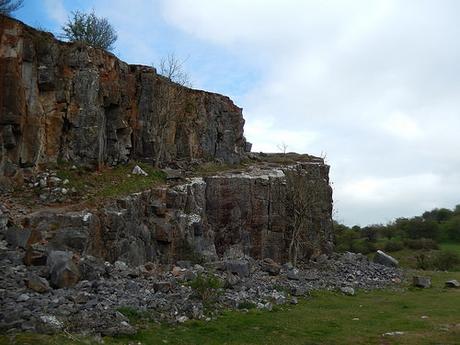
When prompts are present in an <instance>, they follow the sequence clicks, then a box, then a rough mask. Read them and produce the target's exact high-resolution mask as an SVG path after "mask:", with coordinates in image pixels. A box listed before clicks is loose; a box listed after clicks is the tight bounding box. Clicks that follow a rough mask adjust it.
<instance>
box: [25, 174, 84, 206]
mask: <svg viewBox="0 0 460 345" xmlns="http://www.w3.org/2000/svg"><path fill="white" fill-rule="evenodd" d="M23 178H24V185H25V186H26V187H27V188H30V189H31V190H33V191H34V192H35V194H37V196H38V197H39V199H40V201H41V202H42V203H44V204H47V203H62V202H65V201H68V200H69V199H70V198H71V197H72V196H75V195H76V194H77V190H76V189H75V188H74V187H71V186H69V183H70V182H69V180H68V179H65V178H60V177H58V176H57V173H56V171H53V170H46V171H44V172H40V173H32V172H31V171H30V172H29V173H28V172H27V169H23Z"/></svg>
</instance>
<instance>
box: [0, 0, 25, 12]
mask: <svg viewBox="0 0 460 345" xmlns="http://www.w3.org/2000/svg"><path fill="white" fill-rule="evenodd" d="M23 3H24V0H0V14H4V15H6V16H9V15H11V13H13V12H14V11H17V10H19V9H20V8H21V7H22V5H23Z"/></svg>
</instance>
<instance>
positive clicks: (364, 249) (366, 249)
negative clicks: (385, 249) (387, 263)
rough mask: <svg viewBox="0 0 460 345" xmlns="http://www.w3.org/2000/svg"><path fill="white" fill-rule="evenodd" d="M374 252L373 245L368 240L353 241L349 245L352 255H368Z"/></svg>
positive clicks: (374, 247)
mask: <svg viewBox="0 0 460 345" xmlns="http://www.w3.org/2000/svg"><path fill="white" fill-rule="evenodd" d="M376 250H377V248H376V246H375V244H374V243H372V242H369V241H368V240H355V241H353V242H352V244H351V251H352V252H354V253H361V254H369V253H372V252H375V251H376Z"/></svg>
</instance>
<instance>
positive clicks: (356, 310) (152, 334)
mask: <svg viewBox="0 0 460 345" xmlns="http://www.w3.org/2000/svg"><path fill="white" fill-rule="evenodd" d="M423 274H429V275H431V276H432V277H433V288H431V289H426V290H420V289H415V288H409V289H407V290H404V291H392V290H381V291H372V292H367V293H366V292H364V291H359V292H358V294H357V295H356V296H353V297H349V296H343V295H340V294H336V293H331V292H317V293H315V294H314V295H313V298H311V299H309V300H302V301H300V303H299V305H297V306H285V307H282V308H281V307H280V308H277V309H276V310H275V311H272V312H260V311H256V310H251V311H249V312H248V313H241V312H227V313H225V315H224V316H222V317H220V318H218V319H217V320H215V321H211V322H204V321H190V322H187V323H185V324H184V325H180V326H174V327H172V326H165V325H161V326H159V325H152V326H150V327H149V328H148V329H146V330H143V331H141V332H139V333H138V334H137V335H136V336H135V337H129V338H105V339H104V340H105V342H104V343H105V344H184V345H185V344H187V345H189V344H190V345H192V344H200V345H201V344H277V345H278V344H299V345H300V344H301V345H307V344H366V345H367V344H460V316H459V310H460V290H459V289H457V290H455V289H444V288H443V284H444V281H445V280H447V279H452V278H455V279H457V280H460V273H459V272H455V273H446V272H436V273H435V272H424V273H423ZM422 316H424V317H425V316H426V317H427V318H422ZM355 318H358V319H359V320H356V319H355ZM393 331H403V332H405V334H404V335H402V336H382V334H383V333H386V332H393ZM11 339H12V338H10V341H11ZM15 339H16V340H15V341H16V343H17V344H33V345H40V344H82V343H87V344H88V343H91V341H90V340H88V339H80V341H78V342H77V341H73V340H72V339H70V338H68V337H62V336H61V337H56V336H55V337H49V336H37V335H27V334H22V335H18V336H17V337H16V338H15ZM7 343H8V338H7V337H6V336H4V337H0V344H7ZM11 343H13V342H11Z"/></svg>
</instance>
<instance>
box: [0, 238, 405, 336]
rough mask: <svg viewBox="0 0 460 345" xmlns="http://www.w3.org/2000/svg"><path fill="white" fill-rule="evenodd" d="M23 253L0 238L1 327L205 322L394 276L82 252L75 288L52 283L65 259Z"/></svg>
mask: <svg viewBox="0 0 460 345" xmlns="http://www.w3.org/2000/svg"><path fill="white" fill-rule="evenodd" d="M24 255H25V253H24V252H22V251H21V250H17V249H13V248H9V247H8V246H7V245H6V243H5V242H4V241H2V242H0V270H1V272H2V274H1V276H0V304H1V305H2V309H1V311H0V330H1V331H2V332H23V331H32V332H42V333H53V332H61V331H64V330H65V331H68V332H83V333H91V334H101V335H114V334H123V333H124V334H126V333H128V334H129V333H133V332H135V331H136V330H135V328H134V327H133V326H132V325H131V324H130V323H129V319H128V318H127V316H126V315H128V314H135V315H137V316H142V317H148V319H150V320H154V321H166V322H184V321H186V320H188V319H208V318H211V317H214V316H216V315H217V314H218V313H219V311H220V310H222V309H225V308H239V309H242V308H251V307H256V308H260V309H269V310H270V309H271V308H272V307H273V306H274V305H279V304H285V303H293V304H296V303H297V297H300V296H302V297H304V296H308V295H309V292H310V291H312V290H317V289H328V290H337V291H341V292H342V293H344V294H354V292H355V289H375V288H383V287H386V286H389V285H392V284H397V283H399V282H400V281H401V278H402V272H401V271H400V270H398V269H396V268H390V267H386V266H383V265H380V264H375V263H372V262H369V261H368V259H367V258H366V257H365V256H362V255H358V254H351V253H346V254H342V255H338V254H334V255H332V256H331V257H326V256H321V257H319V258H318V259H317V260H316V261H313V262H310V263H309V264H308V265H304V266H302V267H301V268H294V267H292V266H291V265H290V264H285V265H283V266H280V265H279V264H277V263H275V262H274V261H272V260H270V259H266V260H261V261H255V260H252V259H250V258H232V259H226V260H222V261H218V262H211V263H207V264H203V265H198V264H192V263H191V262H189V261H179V262H177V263H176V264H175V265H157V264H154V263H147V264H145V265H142V266H139V267H128V265H126V264H125V263H124V262H121V261H117V262H115V263H114V264H110V263H108V262H102V261H99V260H98V259H96V258H93V257H82V258H80V259H79V267H77V269H78V270H79V272H80V273H79V276H78V277H76V279H79V281H78V282H77V283H76V285H74V286H72V287H63V288H56V287H57V286H59V285H65V284H67V283H69V281H72V279H74V276H73V275H72V270H73V269H74V268H75V267H69V266H65V265H68V264H69V263H68V262H67V261H66V260H67V259H69V260H71V259H72V258H71V257H68V256H66V253H65V252H55V253H54V254H53V255H49V256H48V262H47V263H46V264H44V265H42V266H25V265H24V263H23V260H24ZM50 257H51V258H53V257H54V259H50ZM53 260H54V263H53ZM63 263H65V264H63ZM53 265H54V266H56V265H57V266H58V269H57V270H56V267H53ZM59 265H61V266H59ZM62 265H64V269H62V267H63V266H62ZM59 267H61V268H59ZM59 270H60V271H59ZM56 272H60V273H56ZM53 286H54V287H55V288H53ZM128 316H129V315H128Z"/></svg>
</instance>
